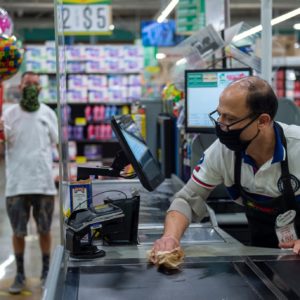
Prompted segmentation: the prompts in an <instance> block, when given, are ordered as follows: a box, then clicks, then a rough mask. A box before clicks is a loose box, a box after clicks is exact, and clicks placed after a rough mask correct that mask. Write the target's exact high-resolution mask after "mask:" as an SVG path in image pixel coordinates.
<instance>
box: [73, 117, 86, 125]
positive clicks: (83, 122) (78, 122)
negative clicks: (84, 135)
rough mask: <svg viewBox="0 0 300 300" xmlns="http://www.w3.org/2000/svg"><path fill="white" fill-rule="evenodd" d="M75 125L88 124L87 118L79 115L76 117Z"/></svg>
mask: <svg viewBox="0 0 300 300" xmlns="http://www.w3.org/2000/svg"><path fill="white" fill-rule="evenodd" d="M75 125H78V126H85V125H86V118H83V117H80V118H79V117H77V118H75Z"/></svg>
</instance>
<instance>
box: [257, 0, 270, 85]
mask: <svg viewBox="0 0 300 300" xmlns="http://www.w3.org/2000/svg"><path fill="white" fill-rule="evenodd" d="M272 1H273V0H261V16H260V17H261V24H262V35H261V45H262V46H261V48H262V58H261V59H262V72H261V75H262V78H263V79H265V80H266V81H268V82H269V83H270V84H271V83H272V26H271V20H272Z"/></svg>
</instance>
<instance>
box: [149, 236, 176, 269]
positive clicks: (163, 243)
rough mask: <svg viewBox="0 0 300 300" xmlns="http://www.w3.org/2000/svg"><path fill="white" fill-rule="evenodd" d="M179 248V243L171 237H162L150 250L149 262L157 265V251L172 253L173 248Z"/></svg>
mask: <svg viewBox="0 0 300 300" xmlns="http://www.w3.org/2000/svg"><path fill="white" fill-rule="evenodd" d="M178 247H180V244H179V241H178V240H177V239H176V238H174V237H172V236H162V237H161V238H160V239H158V240H156V241H155V243H154V245H153V247H152V250H151V256H150V261H151V262H152V263H154V264H156V263H157V253H158V252H159V251H170V252H171V251H172V250H174V249H175V248H178Z"/></svg>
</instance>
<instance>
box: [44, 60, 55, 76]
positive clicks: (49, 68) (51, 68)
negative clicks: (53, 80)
mask: <svg viewBox="0 0 300 300" xmlns="http://www.w3.org/2000/svg"><path fill="white" fill-rule="evenodd" d="M46 72H47V73H53V74H54V73H55V72H56V61H55V60H49V59H47V60H46Z"/></svg>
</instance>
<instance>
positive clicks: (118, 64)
mask: <svg viewBox="0 0 300 300" xmlns="http://www.w3.org/2000/svg"><path fill="white" fill-rule="evenodd" d="M104 65H105V69H106V72H110V73H113V72H123V70H124V66H123V59H120V58H110V57H106V58H104Z"/></svg>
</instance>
